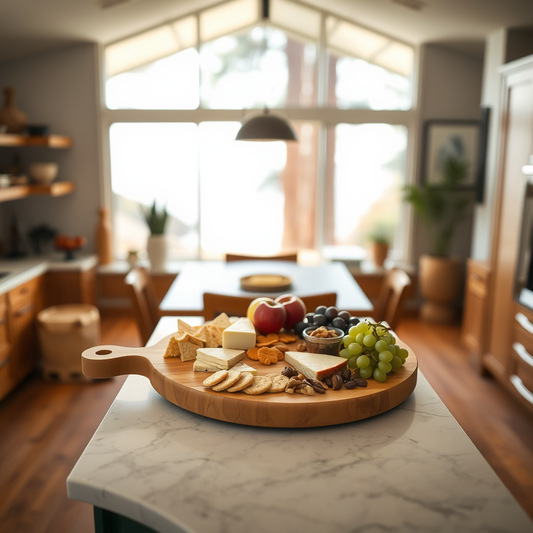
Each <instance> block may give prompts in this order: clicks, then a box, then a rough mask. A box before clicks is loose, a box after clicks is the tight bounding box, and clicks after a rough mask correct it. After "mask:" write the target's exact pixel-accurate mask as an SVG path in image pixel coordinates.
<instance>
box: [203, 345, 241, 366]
mask: <svg viewBox="0 0 533 533" xmlns="http://www.w3.org/2000/svg"><path fill="white" fill-rule="evenodd" d="M245 355H246V352H244V351H243V350H229V349H227V348H198V350H197V351H196V361H199V362H201V363H205V364H207V365H211V366H214V367H217V368H218V370H228V369H229V368H231V367H232V366H233V365H234V364H235V363H236V362H237V361H240V360H241V359H242V358H243V357H244V356H245Z"/></svg>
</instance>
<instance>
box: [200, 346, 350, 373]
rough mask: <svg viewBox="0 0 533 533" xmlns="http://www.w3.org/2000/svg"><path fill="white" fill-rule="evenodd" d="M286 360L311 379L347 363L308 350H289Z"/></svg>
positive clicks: (336, 370)
mask: <svg viewBox="0 0 533 533" xmlns="http://www.w3.org/2000/svg"><path fill="white" fill-rule="evenodd" d="M198 351H200V350H198ZM285 361H286V362H287V363H289V364H290V365H292V366H293V367H294V368H296V370H298V372H301V373H302V374H303V375H304V376H305V377H306V378H309V379H324V378H327V377H328V376H332V375H333V374H335V372H338V371H339V370H343V369H344V368H345V367H346V364H347V359H344V357H338V356H335V355H325V354H321V353H308V352H287V353H286V354H285Z"/></svg>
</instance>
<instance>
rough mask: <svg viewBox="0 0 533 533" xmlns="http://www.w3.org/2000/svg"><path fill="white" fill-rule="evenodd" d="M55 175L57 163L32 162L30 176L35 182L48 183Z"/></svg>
mask: <svg viewBox="0 0 533 533" xmlns="http://www.w3.org/2000/svg"><path fill="white" fill-rule="evenodd" d="M56 176H57V163H32V164H31V165H30V177H31V179H32V180H33V181H35V182H36V183H39V184H41V185H49V184H50V183H52V182H53V181H54V180H55V179H56Z"/></svg>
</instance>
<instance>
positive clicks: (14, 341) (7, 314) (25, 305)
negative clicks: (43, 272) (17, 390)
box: [0, 276, 44, 398]
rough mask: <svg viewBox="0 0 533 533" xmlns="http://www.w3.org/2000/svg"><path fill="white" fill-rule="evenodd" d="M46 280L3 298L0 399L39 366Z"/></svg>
mask: <svg viewBox="0 0 533 533" xmlns="http://www.w3.org/2000/svg"><path fill="white" fill-rule="evenodd" d="M43 280H44V278H43V276H38V277H36V278H33V279H32V280H30V281H27V282H26V283H22V284H21V285H19V286H18V287H16V288H15V289H12V290H10V291H9V292H8V293H7V294H3V295H0V317H3V319H2V320H3V322H2V323H1V324H0V360H1V361H2V362H1V363H0V364H2V368H0V398H2V397H4V396H5V395H6V394H7V393H8V392H10V391H11V390H12V389H13V388H14V387H15V386H16V385H17V384H18V383H20V382H21V381H22V380H23V379H24V378H25V377H26V376H27V375H28V374H29V373H30V372H31V371H32V370H33V368H34V367H35V365H36V364H37V361H38V358H39V343H38V338H37V327H36V317H37V313H38V312H39V311H40V310H41V309H42V304H43Z"/></svg>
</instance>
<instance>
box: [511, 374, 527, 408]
mask: <svg viewBox="0 0 533 533" xmlns="http://www.w3.org/2000/svg"><path fill="white" fill-rule="evenodd" d="M510 379H511V383H512V384H513V385H514V387H515V389H516V390H517V391H518V393H519V394H520V396H522V398H524V399H526V400H527V401H528V402H529V403H531V404H533V394H532V393H531V391H530V390H529V389H528V388H527V387H526V386H525V385H524V384H523V383H522V380H521V379H520V378H519V377H518V376H517V375H516V374H513V375H512V376H511V378H510Z"/></svg>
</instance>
